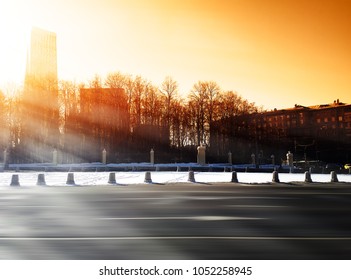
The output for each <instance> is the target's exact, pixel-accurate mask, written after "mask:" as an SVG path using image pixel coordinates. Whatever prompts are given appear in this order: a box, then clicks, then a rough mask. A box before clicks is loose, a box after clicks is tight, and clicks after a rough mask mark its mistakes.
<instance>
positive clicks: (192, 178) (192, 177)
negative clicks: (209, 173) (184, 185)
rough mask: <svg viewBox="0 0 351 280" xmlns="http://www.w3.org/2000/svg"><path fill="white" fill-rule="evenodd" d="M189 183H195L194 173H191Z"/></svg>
mask: <svg viewBox="0 0 351 280" xmlns="http://www.w3.org/2000/svg"><path fill="white" fill-rule="evenodd" d="M188 182H192V183H195V175H194V171H189V173H188Z"/></svg>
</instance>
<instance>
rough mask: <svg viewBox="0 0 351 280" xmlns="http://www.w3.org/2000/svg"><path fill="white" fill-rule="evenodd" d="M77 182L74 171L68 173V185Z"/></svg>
mask: <svg viewBox="0 0 351 280" xmlns="http://www.w3.org/2000/svg"><path fill="white" fill-rule="evenodd" d="M75 184H76V183H75V182H74V173H68V174H67V181H66V185H75Z"/></svg>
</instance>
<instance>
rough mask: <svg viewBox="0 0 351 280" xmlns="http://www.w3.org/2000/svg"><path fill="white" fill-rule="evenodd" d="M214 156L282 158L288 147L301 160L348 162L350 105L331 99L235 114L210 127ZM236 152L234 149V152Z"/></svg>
mask: <svg viewBox="0 0 351 280" xmlns="http://www.w3.org/2000/svg"><path fill="white" fill-rule="evenodd" d="M211 149H212V151H213V153H214V155H217V156H218V155H220V154H221V153H222V154H224V153H225V152H226V151H229V150H231V151H232V152H233V154H234V155H235V154H237V155H238V158H237V159H238V160H241V161H242V160H246V161H247V160H248V158H249V157H250V156H249V155H251V154H252V153H253V154H255V155H256V158H261V159H262V162H269V161H270V159H271V156H272V155H275V157H279V160H280V159H284V157H285V156H284V155H285V154H286V152H287V151H288V150H290V151H292V152H293V151H294V153H295V158H296V159H297V160H298V159H301V160H306V159H307V160H323V161H326V162H331V161H332V162H349V161H351V105H350V104H345V103H342V102H340V101H339V100H335V101H334V102H333V103H330V104H322V105H316V106H308V107H306V106H301V105H297V104H296V105H295V106H294V107H293V108H288V109H282V110H273V111H269V112H263V113H255V114H250V115H242V116H237V117H234V118H231V119H226V120H221V121H219V122H216V123H213V124H212V126H211ZM236 151H237V152H236Z"/></svg>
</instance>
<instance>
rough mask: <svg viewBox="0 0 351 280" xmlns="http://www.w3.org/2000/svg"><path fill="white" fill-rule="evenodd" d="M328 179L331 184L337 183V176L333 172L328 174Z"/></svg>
mask: <svg viewBox="0 0 351 280" xmlns="http://www.w3.org/2000/svg"><path fill="white" fill-rule="evenodd" d="M330 177H331V178H330V182H332V183H336V182H339V180H338V176H337V175H336V172H335V171H332V172H330Z"/></svg>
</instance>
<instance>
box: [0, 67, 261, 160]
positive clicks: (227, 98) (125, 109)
mask: <svg viewBox="0 0 351 280" xmlns="http://www.w3.org/2000/svg"><path fill="white" fill-rule="evenodd" d="M30 84H31V87H29V86H28V82H27V86H26V84H25V86H24V87H23V88H22V89H18V88H16V87H14V86H8V87H7V88H5V89H3V90H2V91H0V122H1V127H0V130H1V139H0V146H1V148H2V150H5V149H6V150H7V152H8V154H9V157H10V158H11V161H13V162H51V160H52V151H53V150H54V149H56V150H57V151H58V152H59V154H60V161H61V162H64V163H66V162H82V161H101V152H102V150H103V149H105V150H106V151H107V153H108V155H109V156H108V161H110V162H129V161H143V160H145V161H147V160H148V152H149V151H150V149H151V148H153V149H155V151H156V160H158V161H160V162H174V161H191V160H192V161H194V160H195V159H194V157H193V156H194V153H196V149H195V148H196V147H197V146H198V145H200V144H205V145H206V146H207V147H208V150H209V151H211V149H213V150H214V147H211V141H210V138H211V124H212V123H214V122H216V121H218V120H222V119H226V118H230V117H233V116H239V115H244V114H250V113H254V112H258V111H260V110H262V108H259V107H258V106H256V105H255V103H253V102H249V101H248V100H246V99H245V98H243V97H242V96H241V95H239V94H238V93H237V92H235V91H224V90H222V89H221V88H220V86H219V85H218V84H217V83H216V82H214V81H198V82H196V83H195V84H194V85H193V87H192V88H191V90H190V91H189V93H188V94H183V93H180V92H179V87H178V83H177V81H175V80H174V79H173V78H172V77H166V78H165V79H164V81H163V82H162V84H160V85H154V84H153V83H152V82H150V81H148V80H147V79H145V78H143V77H141V76H135V77H134V76H131V75H128V74H122V73H120V72H115V73H110V74H108V75H107V76H106V77H105V78H101V77H100V76H95V77H94V78H93V79H91V80H90V81H89V82H87V83H85V84H83V83H76V82H73V81H66V80H65V81H59V82H57V81H35V83H34V82H33V81H32V82H31V83H30ZM29 143H30V144H29ZM29 150H30V152H29Z"/></svg>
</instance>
